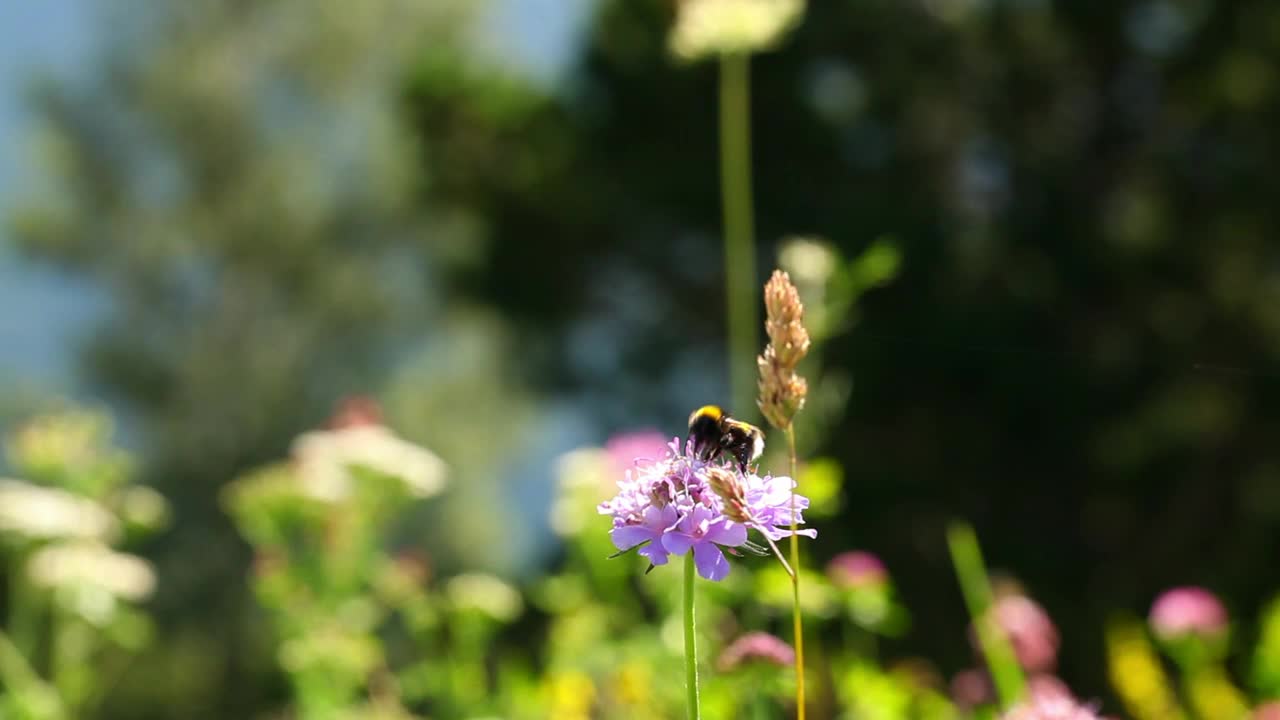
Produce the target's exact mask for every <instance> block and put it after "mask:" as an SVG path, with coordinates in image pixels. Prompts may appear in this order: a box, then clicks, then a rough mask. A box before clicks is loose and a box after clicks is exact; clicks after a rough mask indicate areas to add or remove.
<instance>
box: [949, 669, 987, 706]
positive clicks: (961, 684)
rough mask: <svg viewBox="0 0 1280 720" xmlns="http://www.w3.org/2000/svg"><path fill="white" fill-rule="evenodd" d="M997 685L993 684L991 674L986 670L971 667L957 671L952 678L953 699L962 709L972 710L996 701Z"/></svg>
mask: <svg viewBox="0 0 1280 720" xmlns="http://www.w3.org/2000/svg"><path fill="white" fill-rule="evenodd" d="M995 699H996V690H995V687H993V686H992V684H991V676H990V675H988V674H987V671H986V670H982V669H979V668H969V669H968V670H961V671H960V672H958V673H956V675H955V677H953V678H951V700H952V701H953V702H954V703H955V704H956V705H958V706H960V709H961V710H972V709H973V708H976V707H978V706H980V705H986V704H988V703H991V702H994V701H995Z"/></svg>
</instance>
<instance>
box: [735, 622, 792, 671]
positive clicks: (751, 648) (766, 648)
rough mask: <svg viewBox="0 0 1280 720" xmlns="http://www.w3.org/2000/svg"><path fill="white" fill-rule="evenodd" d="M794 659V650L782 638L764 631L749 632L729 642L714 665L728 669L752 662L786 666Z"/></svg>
mask: <svg viewBox="0 0 1280 720" xmlns="http://www.w3.org/2000/svg"><path fill="white" fill-rule="evenodd" d="M795 661H796V653H795V651H794V650H792V649H791V646H790V645H788V644H787V643H786V642H784V641H783V640H781V639H779V638H778V637H776V636H774V635H770V634H769V633H766V632H750V633H747V634H746V635H743V636H742V637H740V638H738V639H737V640H734V641H733V642H732V643H730V644H729V647H727V648H725V649H724V652H722V653H720V659H719V660H718V661H717V662H716V665H717V667H719V668H720V670H721V671H729V670H733V669H735V668H737V667H739V666H741V665H744V664H746V663H752V662H759V663H766V664H770V665H777V666H779V667H787V666H789V665H791V664H792V663H794V662H795Z"/></svg>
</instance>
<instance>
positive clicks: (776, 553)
mask: <svg viewBox="0 0 1280 720" xmlns="http://www.w3.org/2000/svg"><path fill="white" fill-rule="evenodd" d="M756 529H758V530H759V531H760V534H761V535H762V536H764V541H765V542H767V543H769V548H770V549H772V550H773V555H774V557H776V558H778V562H779V563H781V564H782V569H783V570H786V571H787V577H789V578H791V581H792V582H795V579H796V571H795V570H792V569H791V565H790V564H789V563H788V562H787V558H786V557H785V556H783V554H782V551H781V550H779V549H778V544H777V543H775V542H774V541H773V538H771V537H769V534H768V533H766V532H765V531H764V526H763V525H761V524H759V523H756Z"/></svg>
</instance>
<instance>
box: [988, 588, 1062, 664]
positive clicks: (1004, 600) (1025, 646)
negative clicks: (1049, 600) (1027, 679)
mask: <svg viewBox="0 0 1280 720" xmlns="http://www.w3.org/2000/svg"><path fill="white" fill-rule="evenodd" d="M990 612H991V613H992V614H993V616H994V618H995V622H996V625H997V626H998V627H999V628H1000V630H1001V631H1003V632H1004V634H1005V636H1006V637H1008V638H1009V644H1010V645H1012V646H1013V652H1014V654H1015V655H1016V656H1017V657H1018V664H1019V665H1021V666H1022V667H1023V669H1024V670H1026V671H1027V672H1028V673H1032V674H1035V673H1046V672H1053V670H1054V668H1055V667H1056V666H1057V664H1058V645H1059V643H1060V640H1059V637H1058V628H1057V627H1055V626H1054V624H1053V620H1051V619H1049V614H1048V613H1046V612H1045V611H1044V608H1042V607H1040V606H1039V605H1038V604H1037V603H1036V602H1035V601H1034V600H1032V599H1031V598H1029V597H1027V596H1026V595H1018V594H1009V595H1003V596H999V597H997V598H996V601H995V604H994V605H992V606H991V610H990ZM969 637H970V640H971V642H972V643H973V646H974V650H975V651H979V648H978V642H977V636H976V635H975V634H974V633H973V632H972V629H971V631H970V635H969Z"/></svg>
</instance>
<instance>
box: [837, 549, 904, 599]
mask: <svg viewBox="0 0 1280 720" xmlns="http://www.w3.org/2000/svg"><path fill="white" fill-rule="evenodd" d="M827 577H828V578H830V579H831V584H833V585H835V586H836V587H838V588H840V589H841V590H861V589H863V588H867V587H870V586H879V585H883V584H884V583H885V582H887V581H888V580H889V572H888V571H887V570H886V569H885V567H884V563H882V562H880V558H878V557H876V556H875V555H872V554H871V553H869V552H862V551H860V550H851V551H849V552H842V553H840V554H839V555H836V556H835V557H833V558H831V562H829V563H827Z"/></svg>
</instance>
